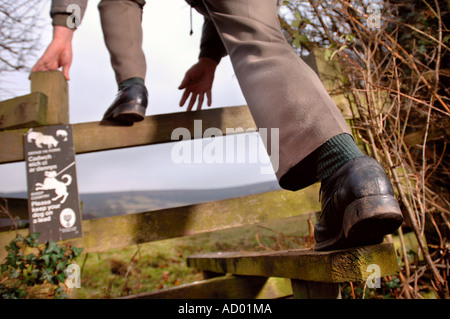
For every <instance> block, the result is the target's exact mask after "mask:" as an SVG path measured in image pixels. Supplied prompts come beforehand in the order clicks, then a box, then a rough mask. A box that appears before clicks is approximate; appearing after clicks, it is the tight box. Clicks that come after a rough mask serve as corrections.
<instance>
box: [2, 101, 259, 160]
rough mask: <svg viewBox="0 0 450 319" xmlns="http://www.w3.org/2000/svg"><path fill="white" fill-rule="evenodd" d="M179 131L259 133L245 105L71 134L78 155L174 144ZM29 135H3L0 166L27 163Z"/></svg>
mask: <svg viewBox="0 0 450 319" xmlns="http://www.w3.org/2000/svg"><path fill="white" fill-rule="evenodd" d="M195 120H201V124H202V127H200V130H198V129H197V130H194V128H195V127H194V121H195ZM197 123H199V122H197ZM180 127H181V128H186V129H187V130H189V134H190V137H191V138H192V139H194V138H201V137H202V134H203V130H205V129H206V128H213V127H214V128H218V129H219V130H220V131H221V132H222V134H223V135H227V134H230V131H231V130H229V131H228V132H227V128H229V129H238V128H242V129H243V131H249V132H250V131H256V125H255V123H254V121H253V117H252V116H251V114H250V111H249V109H248V107H247V106H245V105H244V106H233V107H224V108H216V109H207V110H200V111H195V112H182V113H173V114H161V115H154V116H147V117H146V118H145V119H144V121H142V122H139V123H135V124H134V125H133V126H113V125H105V124H104V123H103V124H102V123H101V122H88V123H77V124H74V125H73V128H72V131H73V140H74V146H75V152H76V153H77V154H82V153H88V152H94V151H101V150H110V149H117V148H125V147H132V146H141V145H149V144H159V143H168V142H173V140H172V132H173V130H175V129H177V128H180ZM236 131H237V130H236ZM26 132H27V129H17V130H8V131H5V132H0V145H2V148H3V147H4V148H5V149H6V148H7V149H8V151H7V152H0V163H11V162H18V161H23V160H24V154H23V135H24V134H25V133H26ZM236 133H239V132H236ZM177 138H178V137H177Z"/></svg>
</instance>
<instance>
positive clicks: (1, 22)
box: [0, 0, 44, 73]
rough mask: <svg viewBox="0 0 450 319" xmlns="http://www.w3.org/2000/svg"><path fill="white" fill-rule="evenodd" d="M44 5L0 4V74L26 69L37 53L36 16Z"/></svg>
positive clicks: (10, 0)
mask: <svg viewBox="0 0 450 319" xmlns="http://www.w3.org/2000/svg"><path fill="white" fill-rule="evenodd" d="M43 3H44V1H39V0H31V1H30V0H2V1H1V2H0V73H1V72H7V71H17V70H22V69H27V62H28V60H29V59H30V58H32V57H33V54H34V52H35V51H36V50H37V45H38V41H39V33H38V32H37V29H38V28H39V27H40V25H39V22H40V20H39V14H40V10H41V8H42V5H43Z"/></svg>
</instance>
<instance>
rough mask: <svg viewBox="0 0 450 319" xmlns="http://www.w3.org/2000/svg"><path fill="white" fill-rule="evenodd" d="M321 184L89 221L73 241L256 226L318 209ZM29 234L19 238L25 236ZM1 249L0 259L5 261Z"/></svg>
mask: <svg viewBox="0 0 450 319" xmlns="http://www.w3.org/2000/svg"><path fill="white" fill-rule="evenodd" d="M317 194H318V185H317V184H316V185H313V186H311V187H308V188H306V189H304V190H302V191H298V192H288V191H284V190H281V191H275V192H268V193H263V194H257V195H250V196H245V197H238V198H232V199H225V200H220V201H214V202H208V203H201V204H196V205H190V206H184V207H177V208H169V209H163V210H159V211H153V212H144V213H139V214H131V215H122V216H116V217H107V218H99V219H93V220H85V221H83V223H82V229H83V237H81V238H75V239H72V240H70V241H69V242H71V243H72V244H73V245H74V246H75V247H83V248H84V251H83V252H92V251H106V250H109V249H112V248H120V247H126V246H130V245H133V244H139V243H145V242H150V241H157V240H162V239H168V238H174V237H181V236H188V235H194V234H199V233H204V232H210V231H215V230H219V229H226V228H231V227H238V226H242V225H249V224H256V223H261V222H265V221H270V220H277V219H281V218H287V217H292V216H299V215H303V214H307V213H311V212H315V211H317V210H318V199H317V197H318V195H317ZM27 233H28V230H21V231H20V234H22V235H25V236H26V235H27ZM14 237H15V232H13V231H9V232H0V247H3V246H5V245H7V244H8V243H9V242H10V241H11V240H12V239H13V238H14ZM5 253H6V252H5V251H4V250H0V260H3V258H4V257H5V256H6V255H5Z"/></svg>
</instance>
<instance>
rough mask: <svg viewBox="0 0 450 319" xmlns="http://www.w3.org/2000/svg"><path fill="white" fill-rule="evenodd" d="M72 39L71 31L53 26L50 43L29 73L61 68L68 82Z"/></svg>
mask: <svg viewBox="0 0 450 319" xmlns="http://www.w3.org/2000/svg"><path fill="white" fill-rule="evenodd" d="M72 38H73V30H71V29H69V28H66V27H62V26H55V27H54V29H53V40H52V42H50V44H49V46H48V47H47V50H46V51H45V52H44V54H43V55H42V57H41V58H40V59H39V60H38V61H37V62H36V64H35V65H34V66H33V68H32V69H31V72H38V71H55V70H58V69H59V68H60V67H62V73H63V75H64V77H65V78H66V80H67V81H69V80H70V78H69V70H70V66H71V64H72Z"/></svg>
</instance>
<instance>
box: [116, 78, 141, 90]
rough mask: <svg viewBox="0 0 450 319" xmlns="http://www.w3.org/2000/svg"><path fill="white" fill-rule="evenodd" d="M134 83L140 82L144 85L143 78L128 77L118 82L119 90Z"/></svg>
mask: <svg viewBox="0 0 450 319" xmlns="http://www.w3.org/2000/svg"><path fill="white" fill-rule="evenodd" d="M134 83H141V84H142V85H145V84H144V80H143V79H141V78H129V79H126V80H125V81H122V82H120V83H119V91H121V90H123V89H125V88H126V87H128V86H130V85H131V84H134Z"/></svg>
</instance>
